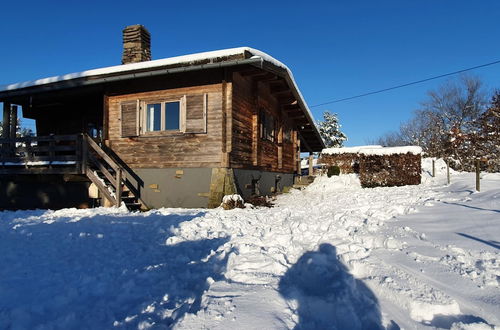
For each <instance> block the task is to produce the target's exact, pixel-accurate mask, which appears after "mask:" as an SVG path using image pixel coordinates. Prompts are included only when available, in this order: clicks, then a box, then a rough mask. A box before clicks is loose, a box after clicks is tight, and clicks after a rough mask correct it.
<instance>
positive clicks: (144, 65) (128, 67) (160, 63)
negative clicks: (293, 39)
mask: <svg viewBox="0 0 500 330" xmlns="http://www.w3.org/2000/svg"><path fill="white" fill-rule="evenodd" d="M245 51H247V52H249V53H251V54H253V55H254V56H256V57H260V58H262V59H263V60H265V61H267V62H270V63H272V64H274V65H276V66H279V67H282V68H284V69H287V70H289V69H288V67H287V66H286V65H284V64H283V63H281V62H280V61H278V60H276V59H275V58H273V57H271V56H270V55H268V54H266V53H264V52H261V51H259V50H256V49H253V48H250V47H239V48H229V49H222V50H216V51H210V52H203V53H196V54H189V55H182V56H175V57H169V58H164V59H159V60H153V61H144V62H138V63H130V64H122V65H115V66H109V67H105V68H99V69H92V70H86V71H82V72H75V73H68V74H64V75H61V76H53V77H48V78H42V79H37V80H31V81H25V82H19V83H15V84H8V85H1V86H0V92H1V91H8V90H16V89H20V88H27V87H33V86H40V85H46V84H51V83H55V82H61V81H66V80H72V79H77V78H89V77H94V76H102V75H109V74H116V73H127V72H132V71H138V70H145V69H158V68H161V67H165V66H170V65H174V64H183V63H190V62H199V61H202V60H210V59H215V58H220V57H231V56H235V55H241V54H244V53H245Z"/></svg>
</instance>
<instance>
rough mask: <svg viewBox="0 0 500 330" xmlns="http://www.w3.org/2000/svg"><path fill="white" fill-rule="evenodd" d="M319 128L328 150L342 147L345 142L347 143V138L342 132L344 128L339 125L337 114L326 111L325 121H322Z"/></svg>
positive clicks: (324, 114)
mask: <svg viewBox="0 0 500 330" xmlns="http://www.w3.org/2000/svg"><path fill="white" fill-rule="evenodd" d="M317 126H318V129H319V134H320V135H321V137H322V138H323V141H324V142H325V145H326V147H327V148H338V147H342V146H343V144H344V141H347V136H346V135H345V134H344V133H342V131H341V130H340V128H341V127H342V126H341V125H340V124H339V120H338V118H337V114H336V113H330V112H329V111H325V112H324V113H323V121H320V122H319V123H318V124H317Z"/></svg>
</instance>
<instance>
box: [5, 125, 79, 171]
mask: <svg viewBox="0 0 500 330" xmlns="http://www.w3.org/2000/svg"><path fill="white" fill-rule="evenodd" d="M82 156H83V135H82V134H79V135H49V136H33V137H32V136H28V137H19V138H15V139H12V138H0V174H83V173H84V172H83V171H84V168H83V167H82Z"/></svg>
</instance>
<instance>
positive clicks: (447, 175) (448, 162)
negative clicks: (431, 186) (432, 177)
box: [446, 158, 450, 184]
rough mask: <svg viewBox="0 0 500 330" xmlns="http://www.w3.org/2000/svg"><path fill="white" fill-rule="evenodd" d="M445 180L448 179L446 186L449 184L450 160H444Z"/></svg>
mask: <svg viewBox="0 0 500 330" xmlns="http://www.w3.org/2000/svg"><path fill="white" fill-rule="evenodd" d="M446 178H447V179H448V184H450V160H449V159H448V158H446Z"/></svg>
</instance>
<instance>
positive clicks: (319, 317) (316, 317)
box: [279, 244, 399, 329]
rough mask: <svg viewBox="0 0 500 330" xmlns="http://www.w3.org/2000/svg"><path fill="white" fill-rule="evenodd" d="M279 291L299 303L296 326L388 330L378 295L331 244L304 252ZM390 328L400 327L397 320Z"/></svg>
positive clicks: (303, 327) (304, 327)
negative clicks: (349, 267) (358, 278)
mask: <svg viewBox="0 0 500 330" xmlns="http://www.w3.org/2000/svg"><path fill="white" fill-rule="evenodd" d="M279 290H280V293H281V294H282V295H283V297H284V298H286V299H293V300H295V301H296V302H297V304H298V306H297V311H296V312H297V314H298V318H299V319H298V323H297V324H296V326H295V329H384V327H383V326H382V321H381V315H380V309H379V305H378V300H377V298H376V297H375V295H374V294H373V292H372V291H371V290H370V289H369V288H368V287H367V286H366V285H365V284H364V283H363V282H362V281H360V280H357V279H355V278H354V277H353V276H352V275H351V274H349V272H348V270H347V268H346V266H345V265H344V264H342V262H340V261H339V260H338V258H337V253H336V248H335V247H334V246H332V245H330V244H321V245H320V247H319V249H318V251H310V252H307V253H305V254H304V255H302V256H301V257H300V259H299V260H298V261H297V263H296V264H295V265H293V266H292V267H291V268H290V269H289V270H288V271H287V272H286V273H285V275H284V277H283V278H282V279H281V281H280V283H279ZM390 328H392V329H399V327H398V326H397V324H396V323H395V322H392V323H391V326H390Z"/></svg>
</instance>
